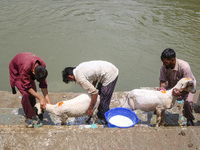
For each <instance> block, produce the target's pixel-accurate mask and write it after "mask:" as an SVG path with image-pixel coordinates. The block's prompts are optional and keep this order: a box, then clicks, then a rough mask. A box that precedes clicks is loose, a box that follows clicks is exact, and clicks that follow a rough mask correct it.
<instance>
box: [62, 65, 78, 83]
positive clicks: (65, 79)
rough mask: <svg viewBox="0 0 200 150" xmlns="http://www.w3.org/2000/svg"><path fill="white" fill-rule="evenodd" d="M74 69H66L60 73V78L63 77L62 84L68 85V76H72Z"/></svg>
mask: <svg viewBox="0 0 200 150" xmlns="http://www.w3.org/2000/svg"><path fill="white" fill-rule="evenodd" d="M74 69H75V67H67V68H65V69H64V70H63V71H62V77H63V82H65V83H68V82H69V81H70V80H68V78H67V77H68V75H73V70H74Z"/></svg>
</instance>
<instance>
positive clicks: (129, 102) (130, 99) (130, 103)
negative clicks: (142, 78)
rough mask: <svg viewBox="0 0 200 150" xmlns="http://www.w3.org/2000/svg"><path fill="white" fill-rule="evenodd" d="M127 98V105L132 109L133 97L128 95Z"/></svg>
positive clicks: (133, 106) (133, 105) (133, 107)
mask: <svg viewBox="0 0 200 150" xmlns="http://www.w3.org/2000/svg"><path fill="white" fill-rule="evenodd" d="M127 98H128V104H129V106H130V107H131V109H132V110H134V109H135V104H134V99H133V98H131V97H129V96H128V97H127Z"/></svg>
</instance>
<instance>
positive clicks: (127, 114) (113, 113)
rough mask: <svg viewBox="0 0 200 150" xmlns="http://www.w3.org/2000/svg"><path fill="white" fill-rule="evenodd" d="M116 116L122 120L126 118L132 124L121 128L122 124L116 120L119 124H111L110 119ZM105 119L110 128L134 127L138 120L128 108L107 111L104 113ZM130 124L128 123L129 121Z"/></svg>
mask: <svg viewBox="0 0 200 150" xmlns="http://www.w3.org/2000/svg"><path fill="white" fill-rule="evenodd" d="M116 116H122V117H124V118H128V120H131V121H132V123H131V125H123V126H122V124H121V123H122V122H120V120H118V122H119V123H115V124H113V122H112V123H111V122H110V121H111V120H110V119H111V118H112V117H116ZM105 118H106V121H107V122H108V127H110V128H116V127H117V128H130V127H134V125H135V124H136V123H138V121H139V119H138V117H137V115H136V114H135V113H134V112H133V111H132V110H130V109H128V108H122V107H116V108H112V109H110V110H109V111H107V112H106V113H105ZM129 122H130V121H129Z"/></svg>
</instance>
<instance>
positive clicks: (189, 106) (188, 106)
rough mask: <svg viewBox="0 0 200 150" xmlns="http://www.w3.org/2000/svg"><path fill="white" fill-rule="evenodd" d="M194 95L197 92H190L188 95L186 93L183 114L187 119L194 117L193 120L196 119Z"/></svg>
mask: <svg viewBox="0 0 200 150" xmlns="http://www.w3.org/2000/svg"><path fill="white" fill-rule="evenodd" d="M194 95H195V94H193V93H188V95H185V97H184V98H183V99H185V101H184V105H183V116H184V117H185V118H187V119H192V120H194V119H195V118H194V116H193V114H192V113H193V109H194V104H193V99H194Z"/></svg>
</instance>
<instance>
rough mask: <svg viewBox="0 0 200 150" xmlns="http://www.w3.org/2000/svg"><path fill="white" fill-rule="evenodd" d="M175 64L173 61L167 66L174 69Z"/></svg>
mask: <svg viewBox="0 0 200 150" xmlns="http://www.w3.org/2000/svg"><path fill="white" fill-rule="evenodd" d="M174 66H175V65H174V64H173V63H172V62H170V64H169V65H168V66H165V68H166V69H173V68H174Z"/></svg>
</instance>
